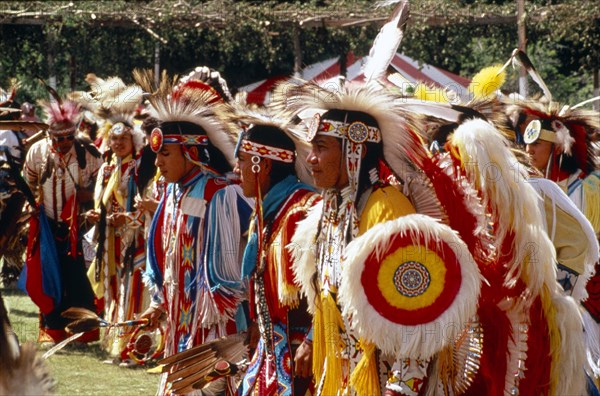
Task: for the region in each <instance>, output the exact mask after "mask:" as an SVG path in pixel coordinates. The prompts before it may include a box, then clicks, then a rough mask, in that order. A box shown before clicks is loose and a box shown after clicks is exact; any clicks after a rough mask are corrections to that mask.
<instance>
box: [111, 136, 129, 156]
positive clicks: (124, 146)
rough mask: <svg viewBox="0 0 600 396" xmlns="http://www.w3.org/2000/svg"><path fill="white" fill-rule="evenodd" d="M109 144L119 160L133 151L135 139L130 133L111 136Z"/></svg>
mask: <svg viewBox="0 0 600 396" xmlns="http://www.w3.org/2000/svg"><path fill="white" fill-rule="evenodd" d="M108 144H109V146H110V149H111V150H112V152H113V153H115V155H116V156H117V157H119V158H125V157H127V156H128V155H129V154H131V153H132V151H133V138H132V137H131V135H130V134H129V133H123V134H121V135H111V136H110V139H109V141H108Z"/></svg>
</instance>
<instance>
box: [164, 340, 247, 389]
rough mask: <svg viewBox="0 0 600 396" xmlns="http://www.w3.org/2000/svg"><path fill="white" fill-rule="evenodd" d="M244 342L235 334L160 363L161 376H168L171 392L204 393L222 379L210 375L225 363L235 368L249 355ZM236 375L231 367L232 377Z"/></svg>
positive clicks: (172, 356) (170, 357)
mask: <svg viewBox="0 0 600 396" xmlns="http://www.w3.org/2000/svg"><path fill="white" fill-rule="evenodd" d="M245 339H246V335H245V334H232V335H229V336H226V337H222V338H219V339H217V340H214V341H210V342H206V343H204V344H202V345H198V346H196V347H193V348H190V349H188V350H186V351H183V352H179V353H176V354H175V355H171V356H169V357H167V358H165V359H163V360H161V361H159V362H158V364H159V365H162V372H163V373H168V374H167V381H168V382H169V383H170V384H171V386H170V388H169V389H170V390H171V392H173V393H176V394H185V393H189V392H191V391H193V390H194V389H201V388H202V387H204V386H205V385H207V384H208V383H209V382H210V380H211V379H213V380H214V379H217V378H219V377H218V376H213V375H210V376H209V374H211V373H213V371H215V369H216V371H219V368H220V366H221V364H222V362H223V361H226V362H229V363H230V366H236V364H235V363H237V362H241V361H242V360H243V359H244V358H246V357H247V355H248V346H247V345H244V341H245ZM231 362H233V364H232V363H231ZM236 371H237V370H236V369H235V368H233V367H232V368H231V370H230V375H231V374H234V373H235V372H236ZM221 374H222V373H221ZM221 376H222V375H221Z"/></svg>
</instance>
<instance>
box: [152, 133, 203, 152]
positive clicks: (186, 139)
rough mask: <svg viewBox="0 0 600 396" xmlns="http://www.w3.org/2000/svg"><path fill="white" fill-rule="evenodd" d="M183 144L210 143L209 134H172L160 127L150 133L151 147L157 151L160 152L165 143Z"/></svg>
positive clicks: (201, 144) (198, 144) (197, 144)
mask: <svg viewBox="0 0 600 396" xmlns="http://www.w3.org/2000/svg"><path fill="white" fill-rule="evenodd" d="M175 143H177V144H182V145H184V146H188V145H196V146H206V145H208V136H206V135H180V134H170V135H164V134H163V132H162V130H161V129H160V128H154V129H153V130H152V133H151V134H150V148H151V149H152V151H154V152H155V153H158V152H159V151H160V150H161V149H162V147H163V145H164V144H175Z"/></svg>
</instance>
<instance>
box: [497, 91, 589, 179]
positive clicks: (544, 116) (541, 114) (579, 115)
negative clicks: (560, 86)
mask: <svg viewBox="0 0 600 396" xmlns="http://www.w3.org/2000/svg"><path fill="white" fill-rule="evenodd" d="M507 111H508V112H512V113H517V114H523V115H526V116H528V117H529V118H530V119H538V120H540V121H541V123H542V127H543V126H544V125H546V127H545V128H544V129H545V130H548V131H549V132H550V133H554V134H555V137H554V139H553V140H554V143H555V144H556V146H557V147H558V149H559V151H560V153H561V154H567V155H571V156H573V157H574V159H575V161H576V162H577V166H578V168H579V169H581V170H582V171H583V172H584V174H589V173H591V172H593V171H594V170H596V169H598V166H599V164H598V163H597V161H598V159H597V156H596V155H595V153H594V146H593V142H594V141H595V139H596V137H595V136H596V132H597V131H598V129H599V128H600V113H598V112H597V111H593V110H587V109H583V108H580V107H579V108H575V107H568V106H563V105H561V104H559V103H557V102H549V103H544V102H542V101H539V100H538V101H536V100H520V101H514V102H513V103H512V104H511V105H509V106H508V110H507Z"/></svg>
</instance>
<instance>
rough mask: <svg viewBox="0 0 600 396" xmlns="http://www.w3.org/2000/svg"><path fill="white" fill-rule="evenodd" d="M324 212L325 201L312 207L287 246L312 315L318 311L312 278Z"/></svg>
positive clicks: (315, 270)
mask: <svg viewBox="0 0 600 396" xmlns="http://www.w3.org/2000/svg"><path fill="white" fill-rule="evenodd" d="M322 212H323V201H321V202H319V203H317V204H316V205H315V206H314V207H313V208H312V209H310V211H309V212H308V214H307V216H306V218H305V219H304V220H302V221H300V222H298V225H297V227H296V232H295V233H294V236H293V238H292V242H291V243H290V244H289V245H287V246H286V247H287V249H288V250H289V251H290V253H291V254H292V259H293V263H292V270H293V271H294V279H295V281H296V283H297V284H299V285H300V286H301V290H302V294H303V295H304V296H305V297H306V300H307V302H308V311H309V312H310V314H311V315H315V312H316V308H315V303H316V299H317V293H316V290H315V289H314V287H313V285H312V279H313V276H314V275H315V273H316V272H317V266H316V263H317V256H316V238H317V230H318V229H319V220H320V219H321V213H322Z"/></svg>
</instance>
